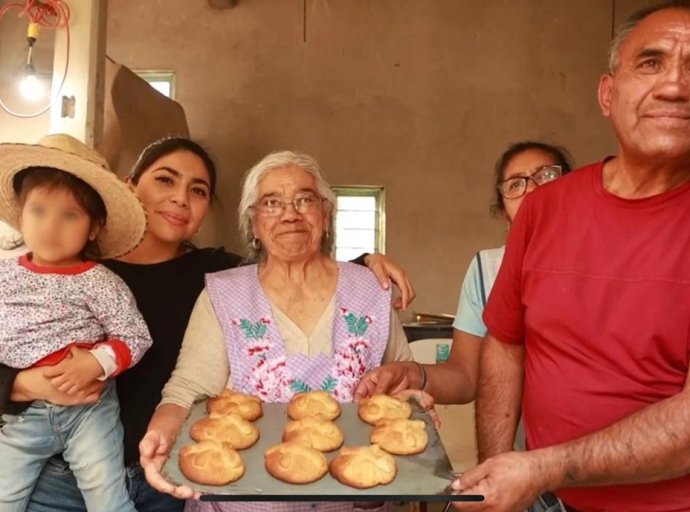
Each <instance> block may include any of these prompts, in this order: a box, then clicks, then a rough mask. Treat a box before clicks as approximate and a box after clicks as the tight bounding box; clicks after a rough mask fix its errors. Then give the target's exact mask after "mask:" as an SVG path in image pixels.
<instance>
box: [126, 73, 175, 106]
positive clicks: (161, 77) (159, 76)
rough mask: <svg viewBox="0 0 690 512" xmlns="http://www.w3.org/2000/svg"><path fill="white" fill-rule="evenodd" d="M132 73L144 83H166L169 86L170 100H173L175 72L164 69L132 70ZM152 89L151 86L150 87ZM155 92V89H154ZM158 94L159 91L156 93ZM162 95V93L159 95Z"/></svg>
mask: <svg viewBox="0 0 690 512" xmlns="http://www.w3.org/2000/svg"><path fill="white" fill-rule="evenodd" d="M134 73H135V74H136V75H137V76H139V78H141V79H143V80H145V81H146V82H167V83H168V84H170V96H168V98H170V99H171V100H175V94H176V88H175V80H176V77H175V72H174V71H171V70H166V69H140V70H134ZM151 87H153V86H151ZM156 90H157V89H156ZM158 92H160V91H158ZM161 94H163V93H161Z"/></svg>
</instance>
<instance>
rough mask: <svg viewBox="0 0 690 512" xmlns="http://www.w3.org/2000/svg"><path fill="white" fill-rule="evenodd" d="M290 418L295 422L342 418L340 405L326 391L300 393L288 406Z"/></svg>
mask: <svg viewBox="0 0 690 512" xmlns="http://www.w3.org/2000/svg"><path fill="white" fill-rule="evenodd" d="M288 416H290V418H292V419H293V420H301V419H302V418H320V419H323V420H334V419H336V418H337V417H338V416H340V404H339V403H338V402H337V401H336V399H335V398H333V397H332V396H331V395H330V394H329V393H326V392H325V391H308V392H306V393H298V394H296V395H295V396H293V397H292V400H290V403H289V404H288Z"/></svg>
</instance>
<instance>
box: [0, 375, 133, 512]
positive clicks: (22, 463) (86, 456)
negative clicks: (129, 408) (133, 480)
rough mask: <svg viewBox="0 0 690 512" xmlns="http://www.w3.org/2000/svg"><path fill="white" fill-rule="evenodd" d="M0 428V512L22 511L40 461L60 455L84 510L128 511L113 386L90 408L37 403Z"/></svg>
mask: <svg viewBox="0 0 690 512" xmlns="http://www.w3.org/2000/svg"><path fill="white" fill-rule="evenodd" d="M3 419H4V420H5V421H6V423H5V424H4V425H3V426H2V428H1V429H0V461H2V462H1V463H0V482H2V486H0V512H5V511H8V512H9V511H15V510H16V511H23V510H25V509H26V506H27V503H28V502H29V499H30V496H31V492H32V489H33V488H34V485H35V483H36V481H37V480H38V479H39V476H40V474H41V470H42V468H43V466H44V465H45V464H46V461H48V459H50V458H51V457H52V456H54V455H55V454H58V453H62V454H63V457H64V459H65V461H67V463H69V465H70V467H71V469H72V471H73V472H74V475H75V477H76V481H77V484H78V489H79V490H80V491H81V494H82V495H83V496H84V501H85V503H86V505H87V507H88V509H89V510H103V511H104V512H106V511H132V512H134V511H135V509H134V505H133V504H132V502H131V501H130V499H129V496H128V495H127V489H126V487H125V468H124V464H123V449H122V425H121V424H120V407H119V405H118V401H117V393H116V392H115V385H114V382H112V381H111V382H109V383H108V385H107V386H106V389H105V391H104V392H103V394H102V395H101V399H100V400H99V401H98V402H97V403H95V404H91V405H85V406H73V407H64V406H60V405H54V404H51V403H49V402H44V401H42V400H37V401H35V402H34V403H33V404H32V405H31V407H29V408H28V409H27V410H26V411H24V412H23V413H21V414H20V415H18V416H8V415H5V416H4V417H3Z"/></svg>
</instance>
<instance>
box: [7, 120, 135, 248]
mask: <svg viewBox="0 0 690 512" xmlns="http://www.w3.org/2000/svg"><path fill="white" fill-rule="evenodd" d="M29 167H51V168H53V169H58V170H60V171H65V172H67V173H70V174H72V175H74V176H76V177H77V178H79V179H81V180H83V181H84V182H86V183H87V184H89V185H90V186H91V187H92V188H93V189H94V190H96V192H98V195H100V196H101V199H102V200H103V203H104V204H105V209H106V212H107V219H106V223H105V226H104V228H102V229H101V230H100V232H99V233H98V237H97V238H96V241H97V242H98V248H99V249H100V254H101V257H102V258H103V259H106V258H115V257H117V256H122V255H123V254H126V253H128V252H130V251H131V250H133V249H134V248H135V247H136V246H137V245H139V243H140V242H141V240H142V238H143V237H144V233H145V231H146V214H145V213H144V209H143V208H142V206H141V203H140V202H139V199H138V198H137V196H136V195H134V193H133V192H132V191H131V190H130V189H129V188H128V187H127V185H125V184H124V183H123V182H122V181H120V180H119V179H118V177H117V176H116V175H115V174H114V173H113V172H111V171H110V168H109V167H108V163H107V162H106V160H105V159H104V158H103V157H102V156H101V155H100V154H98V152H97V151H96V150H94V149H92V148H90V147H88V146H86V145H85V144H84V143H82V142H81V141H79V140H77V139H75V138H74V137H72V136H70V135H65V134H55V135H47V136H45V137H43V138H42V139H41V140H40V141H38V143H37V144H0V219H2V220H3V221H5V222H6V223H8V224H9V225H11V226H12V227H14V228H15V229H18V224H19V215H20V210H19V204H18V202H17V194H16V192H15V177H16V176H17V174H18V173H20V172H21V171H23V170H24V169H28V168H29Z"/></svg>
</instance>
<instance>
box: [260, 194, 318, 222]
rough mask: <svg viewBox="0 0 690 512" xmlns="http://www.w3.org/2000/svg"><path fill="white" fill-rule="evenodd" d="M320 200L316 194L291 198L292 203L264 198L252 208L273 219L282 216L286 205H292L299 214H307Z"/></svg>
mask: <svg viewBox="0 0 690 512" xmlns="http://www.w3.org/2000/svg"><path fill="white" fill-rule="evenodd" d="M321 201H322V199H321V198H320V197H319V196H317V195H316V194H302V195H299V196H295V197H293V198H292V201H284V200H283V199H279V198H277V197H264V198H263V199H261V200H260V201H259V202H258V203H257V204H255V205H254V208H255V209H256V211H257V212H259V213H260V214H261V215H264V216H266V217H275V216H277V215H282V214H283V212H284V211H285V209H286V208H287V207H288V205H292V207H293V208H294V209H295V211H296V212H297V213H299V214H304V213H307V212H308V211H310V210H313V209H314V208H316V207H317V206H318V205H319V204H321Z"/></svg>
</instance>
